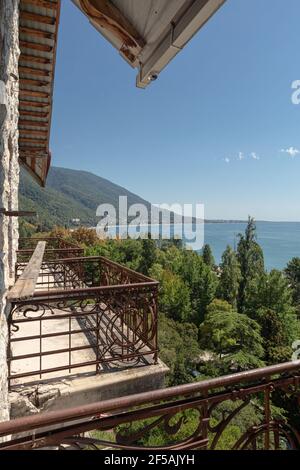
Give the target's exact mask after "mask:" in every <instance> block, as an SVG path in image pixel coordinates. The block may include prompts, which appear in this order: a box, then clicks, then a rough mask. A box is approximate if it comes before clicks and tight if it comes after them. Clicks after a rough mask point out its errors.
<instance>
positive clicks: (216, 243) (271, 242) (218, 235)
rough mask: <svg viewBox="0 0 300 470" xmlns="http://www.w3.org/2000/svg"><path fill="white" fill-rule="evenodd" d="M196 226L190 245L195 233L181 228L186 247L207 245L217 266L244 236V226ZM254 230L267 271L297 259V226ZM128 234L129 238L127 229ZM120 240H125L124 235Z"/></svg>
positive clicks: (273, 225)
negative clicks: (228, 250) (223, 256)
mask: <svg viewBox="0 0 300 470" xmlns="http://www.w3.org/2000/svg"><path fill="white" fill-rule="evenodd" d="M200 225H202V228H201V230H200V233H199V235H198V237H197V240H196V242H195V241H194V242H193V243H189V242H188V240H192V239H193V234H194V233H195V231H193V227H192V226H191V225H190V227H189V226H185V235H186V236H187V240H185V241H186V244H187V246H189V247H190V248H192V249H194V250H195V251H198V252H200V251H201V247H202V246H203V243H208V244H209V245H210V246H211V248H212V251H213V255H214V258H215V261H216V263H217V264H219V263H220V261H221V257H222V254H223V252H224V250H225V249H226V247H227V245H230V246H231V247H232V248H233V249H235V248H236V247H237V244H238V240H239V234H241V233H244V232H245V228H246V225H247V223H246V222H244V223H243V222H205V223H204V224H200ZM122 227H123V226H122ZM172 227H173V228H172V230H171V231H172V232H173V235H176V232H178V230H179V229H178V227H177V226H176V225H175V226H172ZM180 227H181V226H180ZM256 228H257V241H258V243H259V244H260V245H261V247H262V249H263V252H264V257H265V266H266V269H267V270H271V269H284V268H285V267H286V265H287V263H288V262H289V261H290V260H291V259H292V258H294V257H300V222H256ZM152 229H153V227H152ZM145 230H146V232H148V231H149V230H148V228H147V229H146V228H145ZM122 231H123V228H121V226H119V227H118V232H119V234H121V233H122ZM158 231H160V233H161V228H160V229H158V228H157V227H156V228H155V227H154V233H155V232H158ZM166 231H167V232H168V231H169V226H166ZM109 232H110V230H109ZM146 232H145V233H146ZM128 233H129V235H130V236H133V234H132V233H131V230H130V229H129V230H128ZM141 233H143V228H141ZM152 233H153V232H152ZM110 236H112V237H113V235H112V233H110ZM123 236H125V234H124V233H123ZM113 238H114V237H113Z"/></svg>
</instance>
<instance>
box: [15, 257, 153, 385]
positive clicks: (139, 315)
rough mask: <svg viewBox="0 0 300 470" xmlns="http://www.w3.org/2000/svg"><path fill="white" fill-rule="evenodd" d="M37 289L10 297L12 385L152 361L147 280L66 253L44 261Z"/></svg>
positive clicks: (150, 289) (108, 264)
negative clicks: (29, 294) (26, 296)
mask: <svg viewBox="0 0 300 470" xmlns="http://www.w3.org/2000/svg"><path fill="white" fill-rule="evenodd" d="M25 265H26V263H19V264H18V268H17V269H18V273H20V272H22V269H23V267H24V266H25ZM36 289H37V290H36V292H35V294H34V296H33V297H32V298H30V299H26V300H15V301H13V303H12V308H11V313H10V315H9V318H8V326H9V344H8V369H9V384H10V386H12V385H14V384H20V383H23V382H24V380H25V379H26V380H31V381H34V380H38V379H41V378H43V379H44V378H52V377H57V376H58V374H59V373H61V374H65V373H75V372H81V371H82V372H85V373H96V374H98V373H100V372H101V371H103V370H108V369H109V368H115V367H123V366H124V365H126V367H128V366H130V365H136V364H149V363H153V362H154V363H156V362H157V352H158V348H157V292H158V283H157V282H156V281H154V280H153V279H150V278H148V277H146V276H143V275H142V274H139V273H136V272H135V271H132V270H130V269H128V268H125V267H123V266H121V265H119V264H117V263H114V262H112V261H109V260H107V259H106V258H103V257H86V258H84V257H82V258H68V259H61V260H56V261H46V262H44V263H43V264H42V267H41V271H40V276H39V279H38V282H37V284H36Z"/></svg>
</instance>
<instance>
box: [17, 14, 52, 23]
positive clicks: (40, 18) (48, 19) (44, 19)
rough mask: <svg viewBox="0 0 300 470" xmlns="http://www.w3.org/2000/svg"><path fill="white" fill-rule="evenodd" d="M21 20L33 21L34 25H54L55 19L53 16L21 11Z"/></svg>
mask: <svg viewBox="0 0 300 470" xmlns="http://www.w3.org/2000/svg"><path fill="white" fill-rule="evenodd" d="M20 18H21V20H28V21H34V22H36V23H43V24H50V25H54V24H55V18H53V16H45V15H38V14H37V13H29V12H28V11H21V15H20Z"/></svg>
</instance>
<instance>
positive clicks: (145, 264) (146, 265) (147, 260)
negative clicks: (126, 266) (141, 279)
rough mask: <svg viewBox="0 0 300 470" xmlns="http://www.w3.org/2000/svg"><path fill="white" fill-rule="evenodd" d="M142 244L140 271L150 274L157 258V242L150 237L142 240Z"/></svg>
mask: <svg viewBox="0 0 300 470" xmlns="http://www.w3.org/2000/svg"><path fill="white" fill-rule="evenodd" d="M141 244H142V259H141V262H140V266H139V271H140V272H141V273H143V274H145V275H146V276H148V274H149V270H150V268H151V267H152V266H153V264H154V263H155V260H156V243H155V241H154V240H151V239H150V238H148V239H145V240H141Z"/></svg>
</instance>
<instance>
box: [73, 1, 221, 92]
mask: <svg viewBox="0 0 300 470" xmlns="http://www.w3.org/2000/svg"><path fill="white" fill-rule="evenodd" d="M225 1H226V0H73V2H74V3H75V5H77V7H78V8H79V9H80V10H81V11H82V12H83V13H84V14H85V15H86V16H87V17H88V19H89V21H90V22H91V24H92V25H93V26H94V27H95V28H96V29H97V30H98V31H99V32H100V33H101V34H102V35H103V36H104V37H105V38H106V39H107V40H108V41H110V42H111V44H112V45H113V46H114V47H115V48H116V49H117V50H118V51H119V52H120V54H121V55H122V57H123V58H124V59H125V60H126V61H127V62H128V63H129V64H130V65H131V66H133V67H137V68H138V69H139V73H138V76H137V86H138V87H140V88H145V87H146V86H147V85H148V84H149V83H150V82H151V81H152V80H155V79H156V78H157V76H158V74H159V73H160V72H161V71H162V70H163V69H164V67H165V66H166V65H167V64H168V63H169V62H170V61H171V60H172V59H173V57H175V55H177V54H178V52H180V51H181V49H183V47H184V46H185V45H186V44H187V43H188V41H189V40H190V39H191V38H192V37H193V36H194V35H195V34H196V33H197V32H198V31H199V29H201V28H202V26H203V25H204V24H205V23H206V22H207V21H208V20H209V19H210V18H211V16H212V15H213V14H214V13H215V12H216V11H217V10H218V9H219V8H220V7H221V6H222V5H223V4H224V3H225Z"/></svg>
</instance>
